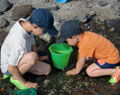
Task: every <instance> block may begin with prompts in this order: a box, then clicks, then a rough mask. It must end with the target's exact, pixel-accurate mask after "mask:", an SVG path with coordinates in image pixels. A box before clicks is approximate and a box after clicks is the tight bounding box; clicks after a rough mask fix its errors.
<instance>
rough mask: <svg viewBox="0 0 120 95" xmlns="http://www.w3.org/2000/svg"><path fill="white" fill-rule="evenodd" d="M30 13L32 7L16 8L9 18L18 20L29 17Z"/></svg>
mask: <svg viewBox="0 0 120 95" xmlns="http://www.w3.org/2000/svg"><path fill="white" fill-rule="evenodd" d="M31 12H32V5H23V6H17V7H15V8H14V9H13V11H12V16H11V18H12V19H13V20H18V19H19V18H25V17H27V16H29V15H30V14H31Z"/></svg>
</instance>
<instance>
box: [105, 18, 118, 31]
mask: <svg viewBox="0 0 120 95" xmlns="http://www.w3.org/2000/svg"><path fill="white" fill-rule="evenodd" d="M105 24H106V25H107V26H108V27H114V28H116V29H120V19H106V20H105Z"/></svg>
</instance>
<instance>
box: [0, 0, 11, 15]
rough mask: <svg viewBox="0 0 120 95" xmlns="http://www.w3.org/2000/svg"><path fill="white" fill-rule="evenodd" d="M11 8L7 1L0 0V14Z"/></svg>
mask: <svg viewBox="0 0 120 95" xmlns="http://www.w3.org/2000/svg"><path fill="white" fill-rule="evenodd" d="M10 8H11V4H10V3H9V2H8V1H7V0H0V14H2V12H5V11H7V10H8V9H10Z"/></svg>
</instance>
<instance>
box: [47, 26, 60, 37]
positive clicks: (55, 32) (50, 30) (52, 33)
mask: <svg viewBox="0 0 120 95" xmlns="http://www.w3.org/2000/svg"><path fill="white" fill-rule="evenodd" d="M46 30H47V32H48V33H49V34H50V35H52V36H55V35H57V34H58V31H57V30H56V28H55V27H54V26H53V27H51V28H49V29H46Z"/></svg>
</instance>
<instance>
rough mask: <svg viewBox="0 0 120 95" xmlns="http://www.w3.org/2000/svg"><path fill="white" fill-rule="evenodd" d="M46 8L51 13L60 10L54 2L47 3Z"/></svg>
mask: <svg viewBox="0 0 120 95" xmlns="http://www.w3.org/2000/svg"><path fill="white" fill-rule="evenodd" d="M45 6H46V8H47V9H48V10H50V11H55V10H57V9H59V8H58V5H57V4H56V3H54V2H50V3H46V4H45Z"/></svg>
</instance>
